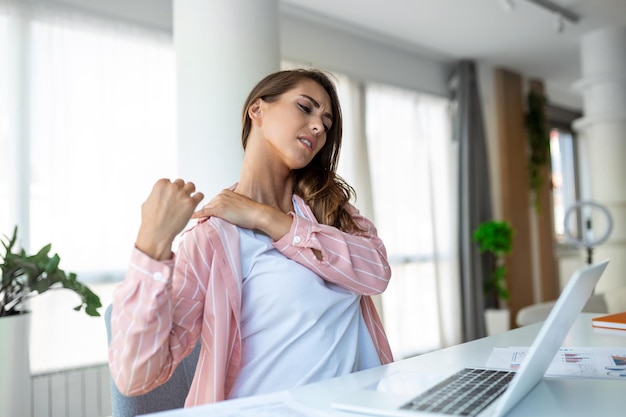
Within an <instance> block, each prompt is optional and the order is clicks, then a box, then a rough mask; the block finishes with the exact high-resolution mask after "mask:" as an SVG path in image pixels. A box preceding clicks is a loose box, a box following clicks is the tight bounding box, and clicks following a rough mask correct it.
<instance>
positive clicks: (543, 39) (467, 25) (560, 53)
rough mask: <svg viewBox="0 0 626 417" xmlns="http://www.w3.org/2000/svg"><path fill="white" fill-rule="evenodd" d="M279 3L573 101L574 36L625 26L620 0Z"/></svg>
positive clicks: (576, 100) (576, 71)
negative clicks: (547, 4)
mask: <svg viewBox="0 0 626 417" xmlns="http://www.w3.org/2000/svg"><path fill="white" fill-rule="evenodd" d="M280 1H281V7H283V9H286V10H287V11H290V10H291V11H293V12H297V13H298V14H300V15H309V16H310V17H311V18H314V19H316V20H323V21H325V22H327V23H328V24H330V25H333V26H338V27H342V28H344V29H345V28H346V27H348V28H349V29H350V30H352V31H356V32H361V33H362V34H364V35H367V36H370V37H371V36H376V37H377V38H379V39H380V40H381V41H383V42H386V43H392V44H394V45H395V46H398V47H401V48H404V49H409V50H411V51H414V52H417V53H420V54H424V55H427V56H430V57H434V58H437V59H442V60H450V61H454V60H458V59H473V60H475V61H477V62H481V63H485V64H488V65H492V66H494V67H504V68H509V69H511V70H515V71H517V72H519V73H521V74H523V75H524V76H526V77H533V78H539V79H542V80H543V81H544V82H545V85H546V88H547V92H548V96H549V98H550V95H551V94H552V95H553V96H559V97H562V98H563V99H562V100H561V101H563V102H565V103H567V102H569V103H573V104H574V105H575V107H579V104H580V101H581V99H580V97H579V94H578V93H576V92H574V91H573V89H572V85H573V84H574V82H575V81H577V80H579V79H580V78H581V64H580V46H579V45H580V39H581V37H582V36H583V35H585V34H586V33H588V32H590V31H593V30H595V29H600V28H605V27H610V26H626V0H552V3H554V4H556V5H558V6H561V7H563V8H565V9H567V10H569V11H571V12H573V13H575V14H577V15H578V16H579V17H580V19H579V20H578V22H577V23H575V24H573V23H571V22H569V21H567V20H565V21H564V25H563V30H562V31H560V32H559V31H558V30H557V29H556V21H557V19H556V16H555V14H554V13H552V12H549V11H547V10H545V9H543V8H541V7H539V6H537V5H536V4H534V3H533V2H531V1H529V0H510V3H511V4H513V6H514V7H513V8H512V10H508V11H507V8H506V7H505V3H507V2H506V1H505V0H341V1H339V0H314V1H311V0H280Z"/></svg>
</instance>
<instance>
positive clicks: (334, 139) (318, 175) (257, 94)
mask: <svg viewBox="0 0 626 417" xmlns="http://www.w3.org/2000/svg"><path fill="white" fill-rule="evenodd" d="M306 79H309V80H313V81H315V82H316V83H318V84H319V85H320V86H322V88H323V89H324V90H325V91H326V93H327V94H328V96H329V97H330V102H331V109H330V110H331V113H332V115H333V123H332V124H331V126H330V129H328V132H327V133H326V143H325V144H324V146H323V147H322V149H320V151H319V152H318V153H317V155H315V157H314V158H313V160H312V161H311V162H310V163H309V164H308V165H307V166H306V167H304V168H301V169H298V170H295V171H294V172H293V176H294V190H293V191H294V193H295V194H297V195H299V196H300V197H302V198H303V199H304V201H305V202H306V203H307V204H308V205H309V207H311V210H313V214H315V217H316V218H317V221H319V222H320V223H323V224H327V225H330V226H334V227H337V228H338V229H340V230H342V231H344V232H351V233H354V232H357V231H359V227H358V226H357V224H356V223H355V222H354V219H353V218H352V216H351V215H350V213H348V212H347V211H346V209H345V205H346V203H348V202H349V201H350V198H352V197H354V196H355V192H354V189H353V188H352V187H351V186H350V185H348V184H347V183H346V182H345V181H344V180H343V179H342V178H341V177H340V176H339V175H337V164H338V162H339V151H340V149H341V135H342V131H343V130H342V129H343V126H342V118H341V107H340V105H339V97H338V96H337V91H336V90H335V86H334V84H333V83H332V81H331V80H330V77H329V76H328V75H326V74H325V73H324V72H322V71H320V70H316V69H295V70H283V71H278V72H275V73H272V74H269V75H267V76H266V77H265V78H263V79H262V80H261V81H260V82H259V83H258V84H257V85H256V86H255V87H254V88H253V89H252V91H251V92H250V94H249V95H248V98H247V99H246V101H245V104H244V106H243V122H242V131H241V141H242V144H243V148H244V149H246V145H247V143H248V136H249V135H250V129H251V126H252V120H251V119H250V117H249V116H248V108H249V107H250V106H251V105H252V103H254V102H255V101H256V100H257V99H258V98H261V99H262V100H263V101H266V102H273V101H276V100H278V98H279V97H280V96H281V95H282V94H284V93H285V92H287V91H289V90H291V89H293V88H295V87H296V86H297V85H298V83H300V82H302V81H304V80H306Z"/></svg>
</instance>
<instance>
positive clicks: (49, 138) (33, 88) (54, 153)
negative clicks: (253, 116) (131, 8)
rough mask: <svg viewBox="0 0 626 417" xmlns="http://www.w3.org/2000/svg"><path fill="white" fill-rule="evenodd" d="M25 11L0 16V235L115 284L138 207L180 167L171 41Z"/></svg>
mask: <svg viewBox="0 0 626 417" xmlns="http://www.w3.org/2000/svg"><path fill="white" fill-rule="evenodd" d="M9 4H11V3H9ZM22 7H23V8H20V6H19V4H18V5H17V6H14V9H10V8H8V7H6V8H4V9H0V61H2V62H3V63H10V65H4V64H3V65H2V66H0V88H1V90H0V91H4V92H6V91H8V92H9V94H0V118H1V120H3V122H2V123H0V126H2V128H1V130H0V155H2V156H1V157H0V158H1V160H0V166H1V167H2V172H1V174H2V175H0V197H1V201H2V203H1V205H0V226H1V227H2V233H4V234H9V233H11V231H12V229H13V225H15V224H20V228H21V231H20V235H21V238H22V242H23V245H24V246H25V248H26V249H27V250H37V249H39V248H40V247H41V246H43V245H44V244H47V243H50V242H52V244H53V245H52V248H53V250H55V251H57V252H58V253H59V254H60V255H61V258H62V267H63V268H64V269H68V270H71V271H74V272H77V273H79V276H80V277H81V279H82V280H83V281H92V280H103V279H109V278H113V279H121V277H122V275H121V274H122V273H123V271H124V270H125V269H126V265H127V262H128V257H129V253H130V248H131V247H132V244H133V242H134V238H135V233H136V231H137V229H138V226H139V218H140V217H139V215H140V212H139V208H140V206H141V202H142V201H143V200H144V199H145V198H146V196H147V194H148V192H149V190H150V187H151V185H152V184H153V182H154V181H155V179H156V178H159V177H164V176H172V175H173V174H174V173H175V169H176V144H175V115H176V108H175V103H176V100H175V73H174V68H175V67H174V53H173V47H172V42H171V36H170V35H169V34H164V33H160V32H157V31H153V30H147V29H143V28H138V27H133V26H131V25H130V24H120V23H112V22H108V21H106V20H101V19H95V18H93V17H89V16H83V15H77V14H75V13H72V12H68V11H66V10H56V9H53V8H49V7H44V6H42V5H37V6H33V5H32V4H29V3H27V4H26V5H23V6H22ZM6 121H8V122H6Z"/></svg>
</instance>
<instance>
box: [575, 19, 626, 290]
mask: <svg viewBox="0 0 626 417" xmlns="http://www.w3.org/2000/svg"><path fill="white" fill-rule="evenodd" d="M581 59H582V79H581V80H580V81H578V82H577V83H576V85H575V88H577V89H578V90H579V91H581V93H582V95H583V103H584V117H583V118H581V119H578V120H577V121H576V122H575V124H574V127H575V129H576V130H578V131H579V133H580V136H581V139H582V143H581V145H582V146H583V148H582V149H581V154H584V159H585V165H586V171H587V177H588V179H589V183H588V188H589V189H588V191H587V194H588V195H586V196H585V197H587V198H590V199H592V200H594V201H596V202H598V203H600V204H602V205H604V206H606V207H607V208H608V210H609V211H610V212H611V214H612V216H613V221H614V227H613V232H612V234H611V236H610V237H609V239H608V240H607V241H606V242H604V243H603V244H601V245H599V246H598V247H597V248H596V249H595V251H594V254H593V260H594V261H600V260H602V259H605V258H610V259H611V265H610V266H609V267H608V268H607V270H606V272H605V274H604V276H603V277H602V278H601V279H600V282H599V283H598V286H597V290H598V291H599V292H606V291H608V290H610V289H613V288H616V287H621V286H625V285H626V275H624V273H623V272H624V270H626V183H625V178H626V159H625V158H626V28H624V27H613V28H605V29H600V30H596V31H592V32H590V33H588V34H586V35H585V36H583V38H582V41H581ZM599 222H600V220H599V219H598V220H597V221H594V223H599Z"/></svg>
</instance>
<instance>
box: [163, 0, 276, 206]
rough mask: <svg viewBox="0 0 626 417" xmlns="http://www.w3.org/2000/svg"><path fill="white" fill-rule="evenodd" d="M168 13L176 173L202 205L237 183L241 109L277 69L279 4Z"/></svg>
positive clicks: (224, 3)
mask: <svg viewBox="0 0 626 417" xmlns="http://www.w3.org/2000/svg"><path fill="white" fill-rule="evenodd" d="M173 14H174V19H173V22H174V30H173V32H174V46H175V49H176V64H177V83H178V84H177V87H178V93H177V94H178V96H177V97H178V143H179V147H178V159H177V160H178V172H179V175H180V177H181V178H184V179H185V180H189V181H194V182H195V184H196V186H197V189H198V190H199V191H202V192H203V193H204V194H205V200H204V202H203V203H205V202H207V201H208V200H209V199H210V198H212V197H213V196H214V195H215V194H216V193H217V192H219V191H220V190H221V189H223V188H226V187H227V186H229V185H231V184H232V183H234V182H235V181H237V180H238V178H239V171H240V169H241V159H242V155H243V151H242V148H241V109H242V106H243V102H244V100H245V99H246V97H247V95H248V93H249V91H250V90H251V89H252V87H254V85H255V84H256V83H257V82H258V81H259V80H261V78H263V76H265V75H266V74H268V73H270V72H273V71H276V70H278V69H279V68H280V37H279V26H278V25H279V23H278V0H174V3H173ZM203 203H202V204H203Z"/></svg>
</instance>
